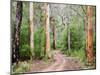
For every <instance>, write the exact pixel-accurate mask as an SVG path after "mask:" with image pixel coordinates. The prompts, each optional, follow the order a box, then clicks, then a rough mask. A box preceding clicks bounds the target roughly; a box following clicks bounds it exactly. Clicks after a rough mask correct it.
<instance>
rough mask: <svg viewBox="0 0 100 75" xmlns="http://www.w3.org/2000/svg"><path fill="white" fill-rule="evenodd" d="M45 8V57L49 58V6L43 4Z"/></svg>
mask: <svg viewBox="0 0 100 75" xmlns="http://www.w3.org/2000/svg"><path fill="white" fill-rule="evenodd" d="M44 7H45V35H46V52H45V53H46V55H47V56H48V57H49V58H50V57H51V55H50V29H49V4H48V3H44Z"/></svg>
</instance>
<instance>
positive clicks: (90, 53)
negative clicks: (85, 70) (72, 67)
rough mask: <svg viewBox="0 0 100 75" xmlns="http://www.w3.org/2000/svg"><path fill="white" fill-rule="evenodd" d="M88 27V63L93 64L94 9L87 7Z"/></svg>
mask: <svg viewBox="0 0 100 75" xmlns="http://www.w3.org/2000/svg"><path fill="white" fill-rule="evenodd" d="M87 16H88V26H87V48H86V49H87V51H86V52H87V61H88V64H90V65H91V64H93V23H92V17H93V9H92V6H87Z"/></svg>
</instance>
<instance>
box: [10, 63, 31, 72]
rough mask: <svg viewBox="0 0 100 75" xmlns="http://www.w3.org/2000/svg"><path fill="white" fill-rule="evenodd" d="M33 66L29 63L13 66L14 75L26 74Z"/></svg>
mask: <svg viewBox="0 0 100 75" xmlns="http://www.w3.org/2000/svg"><path fill="white" fill-rule="evenodd" d="M30 66H31V64H30V63H29V62H19V63H18V64H15V63H14V64H13V65H12V74H17V73H25V72H28V71H29V69H30Z"/></svg>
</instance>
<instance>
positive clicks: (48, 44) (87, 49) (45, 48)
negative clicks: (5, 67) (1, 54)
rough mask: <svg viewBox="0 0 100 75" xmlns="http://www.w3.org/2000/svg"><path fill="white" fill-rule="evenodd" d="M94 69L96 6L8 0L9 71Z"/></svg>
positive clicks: (34, 71)
mask: <svg viewBox="0 0 100 75" xmlns="http://www.w3.org/2000/svg"><path fill="white" fill-rule="evenodd" d="M95 68H96V6H92V5H76V4H60V3H58V4H57V3H48V2H28V1H26V2H25V1H12V2H11V73H12V74H16V73H38V72H53V71H73V70H86V69H95Z"/></svg>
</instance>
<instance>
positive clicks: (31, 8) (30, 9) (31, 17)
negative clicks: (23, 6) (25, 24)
mask: <svg viewBox="0 0 100 75" xmlns="http://www.w3.org/2000/svg"><path fill="white" fill-rule="evenodd" d="M29 6H30V7H29V21H30V25H29V27H30V52H31V55H30V59H31V60H32V58H33V55H34V51H33V50H34V22H33V16H34V8H33V2H30V3H29Z"/></svg>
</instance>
